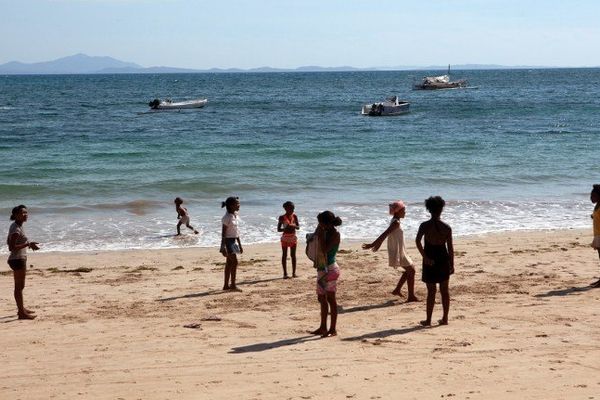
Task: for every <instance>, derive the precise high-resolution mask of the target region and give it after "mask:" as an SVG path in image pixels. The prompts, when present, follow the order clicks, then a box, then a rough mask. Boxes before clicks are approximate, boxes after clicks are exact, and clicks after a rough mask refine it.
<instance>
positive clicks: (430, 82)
mask: <svg viewBox="0 0 600 400" xmlns="http://www.w3.org/2000/svg"><path fill="white" fill-rule="evenodd" d="M467 85H468V82H467V80H466V79H459V80H457V81H451V80H450V65H448V73H447V74H446V75H439V76H425V77H423V79H422V80H421V83H416V84H414V85H413V89H414V90H436V89H458V88H466V87H467Z"/></svg>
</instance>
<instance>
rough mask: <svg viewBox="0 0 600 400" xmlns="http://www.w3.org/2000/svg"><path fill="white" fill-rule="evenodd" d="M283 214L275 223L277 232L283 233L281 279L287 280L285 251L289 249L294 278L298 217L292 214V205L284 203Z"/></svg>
mask: <svg viewBox="0 0 600 400" xmlns="http://www.w3.org/2000/svg"><path fill="white" fill-rule="evenodd" d="M283 208H284V210H285V214H283V215H280V216H279V220H278V222H277V232H283V234H282V235H281V252H282V254H281V266H282V267H283V279H288V278H289V276H288V272H287V249H288V248H289V249H290V257H291V259H292V277H293V278H295V277H296V246H297V244H298V237H297V236H296V230H298V229H299V228H300V224H299V223H298V217H297V216H296V214H294V209H295V206H294V203H292V202H291V201H286V202H285V203H283Z"/></svg>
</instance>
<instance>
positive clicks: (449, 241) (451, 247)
mask: <svg viewBox="0 0 600 400" xmlns="http://www.w3.org/2000/svg"><path fill="white" fill-rule="evenodd" d="M448 229H449V233H448V239H447V241H446V243H447V246H448V255H449V256H450V260H449V261H450V271H454V244H453V243H452V228H450V227H448Z"/></svg>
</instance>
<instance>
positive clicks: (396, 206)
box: [362, 200, 419, 303]
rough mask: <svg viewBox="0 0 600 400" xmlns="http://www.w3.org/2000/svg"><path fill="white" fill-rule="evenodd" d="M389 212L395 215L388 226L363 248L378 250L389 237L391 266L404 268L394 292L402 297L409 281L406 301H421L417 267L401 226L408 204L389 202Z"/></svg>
mask: <svg viewBox="0 0 600 400" xmlns="http://www.w3.org/2000/svg"><path fill="white" fill-rule="evenodd" d="M389 212H390V214H391V215H392V216H393V217H392V221H391V222H390V225H389V226H388V228H387V229H386V230H385V231H384V232H383V233H382V234H381V235H379V237H378V238H377V239H375V241H374V242H373V243H364V244H363V245H362V248H363V249H365V250H367V249H371V250H373V251H377V250H379V248H380V247H381V244H382V243H383V241H384V240H385V239H386V238H387V250H388V260H389V261H388V264H389V266H390V267H400V268H402V269H404V272H403V273H402V275H401V276H400V280H399V281H398V284H397V285H396V288H395V289H394V290H393V291H392V294H394V295H396V296H400V297H402V293H401V292H400V291H401V290H402V286H403V285H404V283H405V282H406V283H408V284H407V287H408V298H407V299H406V302H407V303H409V302H413V301H419V299H418V298H417V297H416V296H415V267H414V266H413V262H412V260H411V259H410V257H409V256H408V254H406V249H405V248H404V231H403V230H402V227H401V226H400V219H401V218H404V217H405V216H406V206H405V205H404V202H402V201H401V200H398V201H394V202H392V203H390V204H389Z"/></svg>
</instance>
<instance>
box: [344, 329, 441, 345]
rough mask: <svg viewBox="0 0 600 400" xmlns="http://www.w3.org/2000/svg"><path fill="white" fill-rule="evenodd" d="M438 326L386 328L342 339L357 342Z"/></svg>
mask: <svg viewBox="0 0 600 400" xmlns="http://www.w3.org/2000/svg"><path fill="white" fill-rule="evenodd" d="M437 326H439V325H431V326H422V325H415V326H411V327H409V328H402V329H386V330H385V331H379V332H371V333H365V334H364V335H360V336H352V337H347V338H343V339H342V340H343V341H346V342H356V341H359V340H366V339H383V338H386V337H389V336H395V335H406V334H407V333H411V332H416V331H420V330H424V329H432V328H435V327H437Z"/></svg>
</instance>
